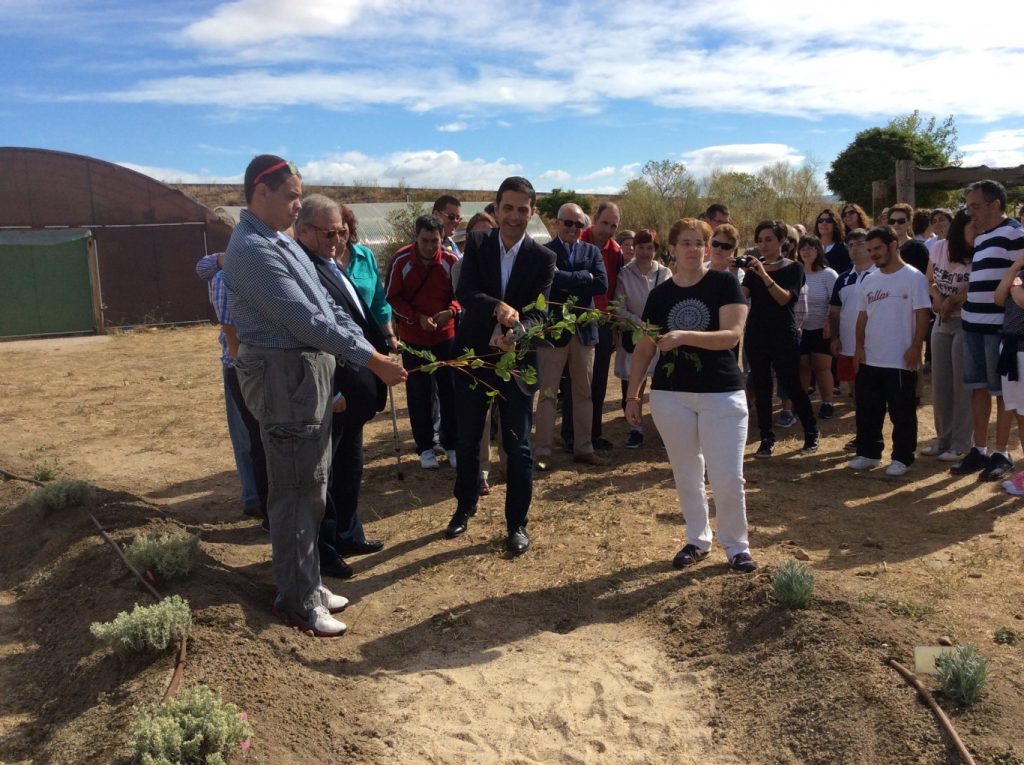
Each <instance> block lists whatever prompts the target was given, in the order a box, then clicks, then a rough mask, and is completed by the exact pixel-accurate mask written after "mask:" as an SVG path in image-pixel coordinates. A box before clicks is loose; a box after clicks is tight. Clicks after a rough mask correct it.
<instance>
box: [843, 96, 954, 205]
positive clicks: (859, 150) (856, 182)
mask: <svg viewBox="0 0 1024 765" xmlns="http://www.w3.org/2000/svg"><path fill="white" fill-rule="evenodd" d="M956 141H957V131H956V125H955V124H954V122H953V118H952V117H948V118H946V120H944V121H943V122H942V123H941V124H936V121H935V118H934V117H932V118H930V119H929V120H927V121H926V120H924V119H922V117H921V115H920V113H919V112H917V111H915V112H913V113H912V114H908V115H906V116H903V117H896V118H894V119H893V120H891V121H890V122H889V124H888V125H887V126H886V127H884V128H878V127H875V128H868V129H867V130H862V131H861V132H859V133H857V135H856V136H855V137H854V139H853V141H852V142H851V143H850V145H849V146H847V147H846V148H845V149H843V151H841V152H840V153H839V155H838V156H837V157H836V158H835V160H834V161H833V162H832V168H831V169H830V170H829V171H828V172H827V173H825V179H826V181H827V182H828V186H829V188H830V189H832V191H833V192H834V193H836V194H838V195H839V197H840V198H842V199H843V200H844V201H847V202H856V203H857V204H859V205H861V206H862V207H864V208H865V209H871V183H872V182H873V181H879V180H883V179H885V178H890V177H891V176H892V174H893V171H894V169H895V165H896V160H898V159H910V160H913V161H914V163H915V164H917V165H918V166H920V167H945V166H946V165H950V164H959V162H960V160H961V155H960V154H959V153H958V151H957V144H956ZM947 197H948V194H947V193H946V192H944V191H922V192H921V193H920V194H918V199H917V204H918V205H920V206H922V207H931V206H935V205H938V204H941V203H942V202H944V201H946V199H947Z"/></svg>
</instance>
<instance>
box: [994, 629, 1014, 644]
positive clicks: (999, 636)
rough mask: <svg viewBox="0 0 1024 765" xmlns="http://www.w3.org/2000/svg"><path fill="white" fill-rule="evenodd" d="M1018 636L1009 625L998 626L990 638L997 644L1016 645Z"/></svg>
mask: <svg viewBox="0 0 1024 765" xmlns="http://www.w3.org/2000/svg"><path fill="white" fill-rule="evenodd" d="M1018 638H1019V636H1018V635H1017V633H1016V631H1014V630H1012V629H1010V628H1009V627H998V628H996V631H995V632H994V633H993V634H992V639H993V640H994V641H995V642H996V643H998V644H999V645H1016V644H1017V640H1018Z"/></svg>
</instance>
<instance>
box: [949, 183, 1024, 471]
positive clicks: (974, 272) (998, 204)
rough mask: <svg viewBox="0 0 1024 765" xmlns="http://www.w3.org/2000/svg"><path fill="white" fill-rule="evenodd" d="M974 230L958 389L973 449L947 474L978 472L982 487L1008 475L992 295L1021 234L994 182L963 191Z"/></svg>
mask: <svg viewBox="0 0 1024 765" xmlns="http://www.w3.org/2000/svg"><path fill="white" fill-rule="evenodd" d="M965 202H966V204H967V210H968V212H969V213H970V216H971V220H972V221H973V222H974V226H975V230H977V231H978V232H979V233H978V235H977V237H976V238H975V240H974V257H973V258H972V260H971V278H970V282H969V283H968V288H967V302H966V303H964V307H963V310H962V312H961V318H962V320H963V326H964V384H965V385H966V386H967V387H968V388H970V389H971V414H972V417H973V420H974V446H973V448H972V449H971V450H970V451H969V452H968V453H967V456H966V457H964V459H963V460H962V461H960V462H958V463H957V464H956V465H954V466H953V467H951V468H950V469H949V471H950V472H951V473H953V474H954V475H969V474H971V473H977V472H979V471H980V473H979V475H978V477H979V478H980V479H981V480H983V481H995V480H997V479H999V478H1002V477H1003V476H1004V475H1006V474H1007V473H1009V471H1010V470H1011V469H1012V468H1013V460H1011V459H1010V454H1009V452H1008V451H1007V444H1008V442H1009V440H1010V424H1011V421H1012V416H1011V414H1010V413H1008V412H1007V411H1006V410H1005V409H1004V408H1003V397H1002V395H1001V393H1002V389H1001V384H1000V379H999V373H998V372H997V371H996V365H997V362H998V360H999V332H1000V329H1001V328H1002V326H1003V309H1002V308H1001V307H1000V306H998V305H996V303H995V299H994V295H995V290H996V287H997V286H998V285H999V282H1000V280H1001V279H1002V278H1003V276H1004V274H1006V271H1007V269H1008V268H1009V267H1010V266H1011V265H1012V264H1013V262H1014V261H1015V260H1017V258H1019V257H1020V255H1021V253H1022V252H1024V228H1021V225H1020V223H1018V222H1017V221H1015V220H1014V219H1013V218H1008V217H1006V189H1004V188H1003V187H1002V186H1001V185H1000V184H999V183H997V182H996V181H990V180H985V181H978V182H977V183H972V184H971V185H970V186H968V187H967V197H966V200H965ZM992 396H995V397H996V443H995V450H994V451H993V452H992V453H991V454H989V453H988V450H987V449H986V442H987V440H988V422H989V417H990V416H991V414H992Z"/></svg>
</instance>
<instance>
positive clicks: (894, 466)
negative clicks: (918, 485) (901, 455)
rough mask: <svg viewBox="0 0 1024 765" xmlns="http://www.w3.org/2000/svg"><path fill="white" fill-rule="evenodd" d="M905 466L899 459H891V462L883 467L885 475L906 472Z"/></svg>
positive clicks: (896, 474)
mask: <svg viewBox="0 0 1024 765" xmlns="http://www.w3.org/2000/svg"><path fill="white" fill-rule="evenodd" d="M907 470H908V468H907V466H906V465H904V464H903V463H902V462H900V461H899V460H893V461H892V463H891V464H890V465H889V467H887V468H886V469H885V474H886V475H894V476H901V475H906V474H907Z"/></svg>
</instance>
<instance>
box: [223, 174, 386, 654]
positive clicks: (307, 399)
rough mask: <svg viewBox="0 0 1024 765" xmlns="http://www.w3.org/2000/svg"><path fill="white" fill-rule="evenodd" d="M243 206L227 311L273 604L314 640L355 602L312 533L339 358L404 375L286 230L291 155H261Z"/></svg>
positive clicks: (297, 180) (295, 188)
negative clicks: (251, 433) (257, 478)
mask: <svg viewBox="0 0 1024 765" xmlns="http://www.w3.org/2000/svg"><path fill="white" fill-rule="evenodd" d="M245 199H246V203H247V205H248V209H247V210H243V211H242V215H241V220H240V221H239V223H238V225H237V226H235V230H234V231H233V232H232V234H231V241H230V242H229V243H228V248H227V250H226V251H225V253H224V283H225V285H227V288H228V307H229V308H230V310H231V315H232V316H233V317H234V321H235V328H236V331H237V333H238V340H239V351H238V357H237V358H236V359H235V368H236V370H237V374H238V382H239V385H240V386H241V388H242V393H243V395H244V396H245V402H246V404H247V405H248V407H249V409H250V411H251V412H252V413H253V414H254V415H255V416H256V419H257V420H259V423H260V430H261V434H262V441H263V447H264V451H265V453H266V458H267V477H268V483H269V495H268V501H267V513H268V516H269V519H270V544H271V550H272V554H273V572H274V583H275V584H276V586H277V599H276V600H275V603H274V610H275V612H278V613H282V614H284V615H285V616H286V618H287V619H288V620H289V621H290V622H291V623H292V624H294V625H295V626H297V627H299V628H301V629H303V630H306V631H311V632H312V633H313V634H315V635H317V636H319V637H332V636H336V635H341V634H343V633H344V632H345V630H346V627H345V624H344V623H343V622H341V621H339V620H338V619H335V618H334V617H333V615H332V614H334V613H337V612H338V611H341V610H342V609H344V607H345V606H346V605H347V604H348V600H347V599H345V598H343V597H341V596H340V595H334V594H333V593H331V592H330V591H329V590H328V589H327V588H326V587H324V586H323V584H322V583H321V581H320V560H319V554H318V551H317V533H318V530H319V527H320V519H321V518H322V517H323V514H324V504H325V501H326V494H327V476H328V469H329V464H330V443H331V417H332V406H331V390H332V385H331V383H332V379H333V376H334V368H335V364H336V361H335V358H337V362H338V363H344V364H351V365H353V366H354V367H357V368H358V367H366V368H368V369H369V370H370V371H371V372H373V373H374V374H375V375H377V376H378V377H379V378H380V379H381V380H383V381H384V382H385V383H387V384H388V385H394V384H395V383H398V382H401V381H402V380H404V379H405V378H406V373H405V370H404V369H403V368H402V366H401V364H400V363H399V362H397V361H393V360H392V359H391V358H390V357H388V356H385V355H383V354H381V353H379V352H378V351H376V350H374V348H373V346H372V345H370V343H369V342H367V340H366V338H364V337H363V334H362V331H361V330H360V328H359V325H357V324H356V323H355V322H354V321H353V320H352V318H351V317H350V316H349V315H348V314H347V313H346V312H345V311H344V310H342V309H341V308H339V307H338V306H337V305H336V304H335V303H334V301H333V300H331V298H330V296H328V294H327V292H326V290H324V288H323V286H322V285H321V283H320V279H319V278H318V277H317V275H316V271H315V269H314V267H313V264H312V263H311V262H310V260H309V258H308V257H307V256H306V254H305V253H304V252H303V251H302V249H301V248H300V247H299V245H298V244H296V243H295V241H294V240H292V239H291V238H289V237H288V236H286V235H285V234H283V233H282V232H283V231H285V230H287V229H288V228H289V227H290V226H291V225H292V224H293V223H294V222H295V220H296V218H297V217H298V214H299V209H300V207H301V199H302V178H301V176H300V175H299V172H298V170H297V169H296V168H295V165H293V164H292V163H290V162H288V161H286V160H284V159H281V158H280V157H276V156H273V155H270V154H262V155H260V156H258V157H256V158H255V159H253V161H252V162H250V163H249V167H248V168H246V171H245Z"/></svg>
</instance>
